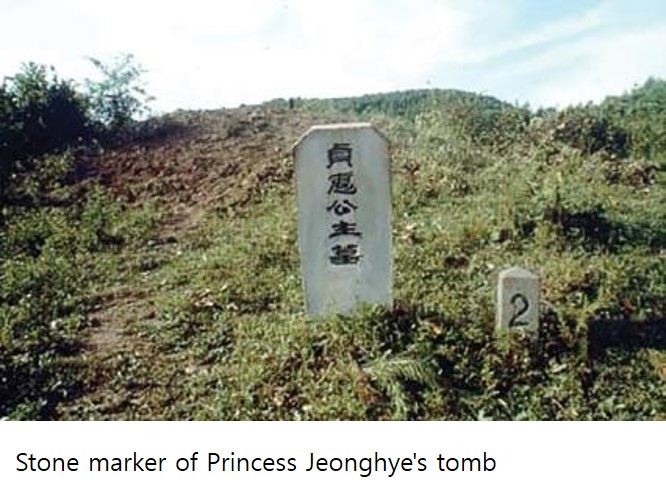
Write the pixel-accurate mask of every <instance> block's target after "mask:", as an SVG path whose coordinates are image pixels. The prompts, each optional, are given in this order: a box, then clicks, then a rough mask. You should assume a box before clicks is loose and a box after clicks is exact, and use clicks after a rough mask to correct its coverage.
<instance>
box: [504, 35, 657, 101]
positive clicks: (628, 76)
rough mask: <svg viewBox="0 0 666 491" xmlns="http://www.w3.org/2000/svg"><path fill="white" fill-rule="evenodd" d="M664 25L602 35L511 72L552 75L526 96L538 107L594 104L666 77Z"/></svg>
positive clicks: (556, 50)
mask: <svg viewBox="0 0 666 491" xmlns="http://www.w3.org/2000/svg"><path fill="white" fill-rule="evenodd" d="M661 46H666V25H658V26H654V27H652V28H648V29H642V30H635V31H628V32H627V31H625V32H622V33H617V34H616V33H604V34H601V35H597V36H591V37H589V38H585V39H582V40H579V41H577V42H575V43H567V44H565V45H562V46H557V47H555V48H553V49H550V50H547V51H545V52H544V53H541V54H540V55H539V56H536V57H534V58H532V59H529V60H527V61H526V62H525V63H524V64H522V65H521V66H519V67H518V68H517V69H516V70H515V71H514V72H513V73H514V76H520V75H521V74H535V73H536V74H538V73H539V72H546V71H550V72H554V73H553V74H552V75H550V76H549V77H548V80H547V81H545V82H544V83H542V84H541V85H540V86H538V87H536V88H535V89H534V90H531V91H530V92H528V93H527V94H526V95H525V96H524V97H529V99H530V100H531V101H533V102H534V103H536V104H539V105H544V106H549V105H554V106H564V105H567V104H576V103H585V102H588V101H595V102H598V101H600V100H601V99H603V97H605V96H606V95H616V94H621V93H623V92H624V91H626V90H628V89H630V88H631V87H632V86H634V85H636V84H640V83H642V82H644V81H645V80H646V79H647V78H648V77H650V76H662V77H663V76H665V75H666V57H663V56H660V54H659V53H660V51H661V50H660V47H661Z"/></svg>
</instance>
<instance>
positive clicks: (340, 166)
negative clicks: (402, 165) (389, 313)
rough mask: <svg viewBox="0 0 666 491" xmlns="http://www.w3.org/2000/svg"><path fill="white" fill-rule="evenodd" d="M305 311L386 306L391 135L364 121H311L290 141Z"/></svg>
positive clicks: (389, 278)
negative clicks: (331, 122)
mask: <svg viewBox="0 0 666 491" xmlns="http://www.w3.org/2000/svg"><path fill="white" fill-rule="evenodd" d="M293 151H294V160H295V162H296V187H297V195H298V245H299V252H300V257H301V272H302V274H303V283H304V287H305V299H306V308H307V311H308V313H310V314H312V315H315V316H321V315H326V314H329V313H342V314H350V313H352V312H353V311H354V309H355V308H356V306H358V305H359V304H381V305H386V306H389V307H390V306H391V304H392V297H391V289H392V254H391V249H392V247H391V186H390V177H389V153H388V142H387V140H386V139H385V138H384V136H383V135H381V134H380V133H379V132H378V131H377V130H376V129H375V127H374V126H372V125H371V124H369V123H349V124H334V125H321V126H313V127H312V128H310V130H309V131H307V132H306V133H305V134H304V135H303V136H302V137H301V138H300V139H299V141H298V142H297V143H296V144H295V145H294V148H293Z"/></svg>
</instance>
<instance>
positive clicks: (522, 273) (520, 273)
mask: <svg viewBox="0 0 666 491" xmlns="http://www.w3.org/2000/svg"><path fill="white" fill-rule="evenodd" d="M507 276H509V277H511V278H526V279H538V278H539V277H538V276H537V275H535V274H534V273H532V272H531V271H528V270H526V269H523V268H520V267H518V266H514V267H512V268H509V269H505V270H504V271H502V272H500V274H499V277H500V278H506V277H507Z"/></svg>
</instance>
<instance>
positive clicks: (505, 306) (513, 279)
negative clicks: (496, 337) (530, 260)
mask: <svg viewBox="0 0 666 491" xmlns="http://www.w3.org/2000/svg"><path fill="white" fill-rule="evenodd" d="M514 329H516V330H520V331H523V332H525V333H526V334H529V335H531V336H533V337H536V336H537V335H538V334H539V277H538V276H537V275H535V274H533V273H530V272H529V271H526V270H524V269H522V268H517V267H514V268H509V269H505V270H504V271H502V272H501V273H500V274H499V280H498V285H497V330H498V331H499V332H505V331H507V330H514Z"/></svg>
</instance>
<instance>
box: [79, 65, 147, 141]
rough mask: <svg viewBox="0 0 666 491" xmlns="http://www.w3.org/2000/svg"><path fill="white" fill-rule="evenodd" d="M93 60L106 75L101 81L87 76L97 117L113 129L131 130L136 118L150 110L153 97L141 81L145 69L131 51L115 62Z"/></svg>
mask: <svg viewBox="0 0 666 491" xmlns="http://www.w3.org/2000/svg"><path fill="white" fill-rule="evenodd" d="M90 61H91V62H92V63H93V64H94V65H95V67H96V68H97V69H99V70H100V72H102V75H103V78H102V79H101V80H99V81H92V80H86V89H87V93H88V96H89V97H90V100H91V103H92V106H91V107H92V113H93V115H94V117H95V119H96V120H97V121H99V122H101V123H102V124H104V125H105V126H106V128H107V129H109V130H111V131H125V130H128V129H129V128H130V127H131V125H132V124H133V123H134V122H135V120H136V118H138V117H141V116H143V115H145V114H147V113H148V112H149V108H148V103H149V102H150V101H151V100H152V97H150V96H148V95H147V94H146V91H145V90H144V88H143V82H142V81H141V76H142V75H143V73H145V71H144V70H143V68H142V67H141V66H140V65H138V64H137V62H136V60H135V59H134V57H133V56H132V55H129V54H124V55H120V56H118V57H117V58H116V59H115V60H114V61H113V62H112V63H104V62H102V61H100V60H98V59H96V58H90Z"/></svg>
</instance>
